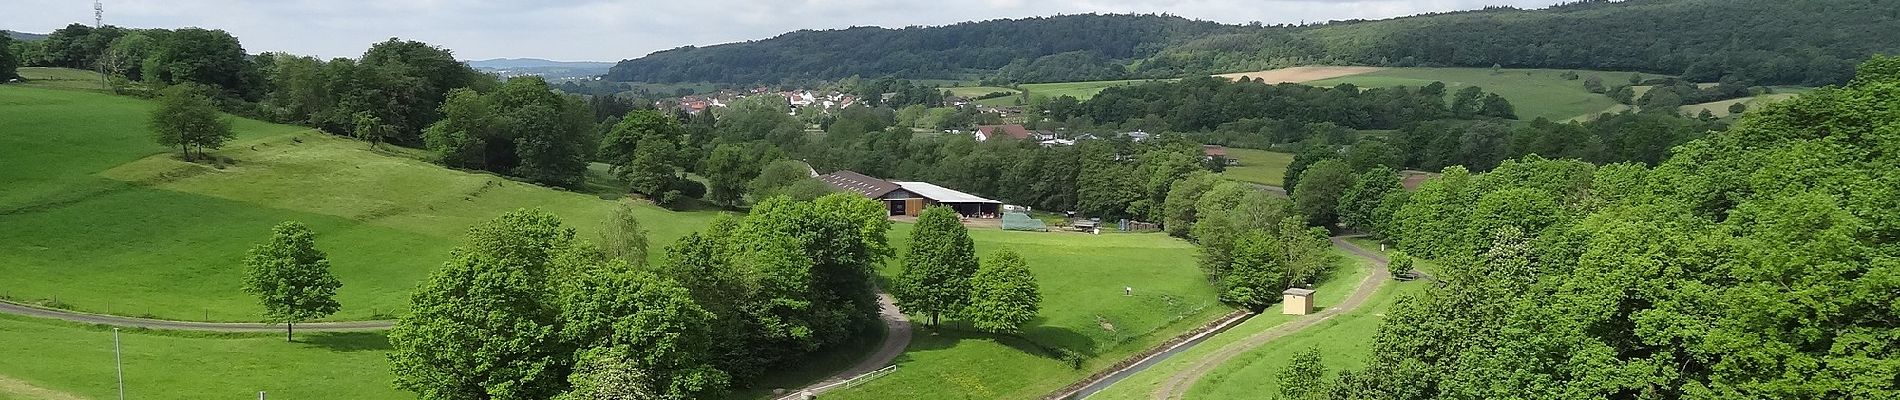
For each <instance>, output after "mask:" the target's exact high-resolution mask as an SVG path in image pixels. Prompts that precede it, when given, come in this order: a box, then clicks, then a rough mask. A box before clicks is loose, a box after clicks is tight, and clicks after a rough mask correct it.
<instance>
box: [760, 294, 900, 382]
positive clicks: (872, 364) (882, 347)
mask: <svg viewBox="0 0 1900 400" xmlns="http://www.w3.org/2000/svg"><path fill="white" fill-rule="evenodd" d="M877 305H878V312H877V317H878V319H881V320H884V340H883V341H880V342H878V345H877V351H874V352H871V354H869V355H866V356H864V359H863V360H858V363H857V364H855V365H852V366H851V368H847V369H845V370H843V371H838V373H835V374H831V376H829V377H826V378H825V379H823V380H820V381H818V382H813V383H812V384H810V385H805V387H802V388H799V389H798V390H793V391H790V392H788V393H791V394H790V395H787V396H785V397H781V398H785V399H796V398H800V396H805V395H810V396H817V395H818V394H820V393H824V392H827V391H831V390H832V389H836V388H837V386H838V385H839V384H842V383H844V382H846V381H850V380H852V379H855V378H857V377H860V376H864V375H866V374H870V373H873V372H877V370H880V369H884V367H886V366H890V365H891V361H894V360H897V356H900V355H903V354H904V349H905V348H909V347H910V335H911V327H910V318H909V317H905V316H904V312H903V311H899V310H898V309H897V299H896V298H893V297H891V294H890V293H885V292H882V291H879V292H878V293H877Z"/></svg>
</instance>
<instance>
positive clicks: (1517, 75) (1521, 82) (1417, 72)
mask: <svg viewBox="0 0 1900 400" xmlns="http://www.w3.org/2000/svg"><path fill="white" fill-rule="evenodd" d="M1565 71H1566V70H1555V69H1506V70H1501V71H1493V70H1491V69H1490V68H1390V69H1385V70H1380V71H1374V72H1369V73H1365V74H1360V75H1353V76H1347V77H1341V78H1333V79H1323V80H1317V81H1312V82H1307V83H1306V84H1308V85H1314V86H1334V85H1338V84H1341V83H1351V84H1354V85H1358V86H1360V87H1391V86H1410V87H1420V86H1425V85H1429V84H1431V83H1432V82H1444V83H1445V89H1446V91H1447V92H1448V93H1449V92H1456V91H1458V89H1462V88H1464V87H1466V86H1479V87H1483V88H1484V90H1485V91H1487V92H1492V93H1497V94H1498V95H1500V96H1504V98H1505V99H1507V100H1510V101H1511V105H1513V106H1516V107H1517V116H1518V119H1523V120H1527V121H1528V120H1532V119H1536V118H1538V117H1544V118H1549V119H1551V120H1553V121H1563V120H1568V119H1572V118H1576V117H1579V116H1585V115H1595V114H1597V113H1599V112H1602V111H1604V110H1608V109H1610V108H1611V107H1614V106H1616V105H1617V103H1616V101H1614V100H1610V98H1609V97H1608V96H1604V95H1600V94H1595V93H1590V91H1588V90H1584V89H1583V79H1588V78H1589V77H1590V76H1593V75H1594V76H1597V77H1600V78H1602V79H1603V82H1604V84H1605V85H1614V84H1616V82H1625V81H1627V80H1628V79H1629V77H1630V75H1631V73H1628V72H1604V71H1582V70H1578V71H1574V72H1576V73H1577V74H1579V75H1581V76H1582V78H1580V79H1577V80H1566V79H1563V78H1562V77H1561V75H1562V74H1563V73H1564V72H1565ZM1643 76H1644V78H1645V79H1647V78H1654V77H1660V75H1647V74H1646V75H1643Z"/></svg>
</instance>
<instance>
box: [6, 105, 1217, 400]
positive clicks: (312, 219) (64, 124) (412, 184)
mask: <svg viewBox="0 0 1900 400" xmlns="http://www.w3.org/2000/svg"><path fill="white" fill-rule="evenodd" d="M151 108H152V104H151V103H150V102H149V101H146V100H140V99H135V98H130V97H120V96H112V95H107V94H102V93H97V92H86V91H76V90H58V89H48V88H42V87H22V86H18V85H8V86H0V121H5V122H6V123H5V124H0V160H7V161H8V164H9V166H8V168H0V180H4V181H6V182H8V183H9V185H8V186H7V190H5V191H3V192H0V276H6V277H8V279H6V280H4V281H0V296H5V297H6V298H8V299H11V300H15V301H23V302H28V303H37V304H43V305H52V306H57V307H63V308H68V309H73V310H79V311H86V312H99V313H110V314H119V315H132V316H148V317H157V318H166V319H179V320H212V321H255V320H258V319H260V317H259V309H258V307H257V306H256V304H255V300H254V299H252V298H251V297H250V296H248V295H246V294H244V293H242V292H241V291H239V290H238V287H239V285H240V281H241V277H242V272H241V267H240V265H241V262H242V261H241V260H242V258H243V257H244V253H245V251H246V250H247V249H248V248H249V247H250V246H251V245H253V244H254V243H255V242H257V241H259V240H262V239H263V238H264V237H265V236H266V235H267V234H268V232H269V230H270V228H271V226H273V225H275V224H277V223H279V222H282V221H286V220H296V221H302V222H304V223H306V224H309V225H310V226H311V227H312V228H313V229H314V230H316V231H317V232H318V246H319V247H320V248H321V249H323V250H324V251H326V252H327V253H329V256H330V259H331V262H332V268H333V270H334V271H335V273H336V274H337V275H338V278H339V279H340V280H342V281H343V288H342V289H341V290H340V291H339V293H338V299H339V301H340V302H341V303H342V304H343V310H342V311H341V312H339V313H338V314H337V315H336V316H334V317H333V318H331V320H362V319H381V318H391V317H393V316H396V315H400V314H401V313H403V312H404V310H405V307H406V304H407V299H408V297H409V293H410V291H411V290H412V289H413V287H414V286H415V285H416V284H417V283H418V282H419V281H421V280H422V279H423V278H425V277H426V276H427V274H428V273H429V272H430V271H432V270H434V269H435V268H437V267H439V266H440V264H441V262H442V261H443V260H445V259H446V258H447V255H448V252H449V249H450V248H451V247H453V246H454V245H455V244H456V243H457V242H459V241H460V240H461V237H462V235H463V233H464V231H465V230H466V229H467V227H468V226H470V225H473V224H475V223H477V222H479V221H483V220H487V219H490V218H493V217H495V216H498V215H500V214H502V213H504V212H507V211H510V210H514V209H517V208H522V207H539V208H542V209H546V210H549V211H551V212H553V213H555V214H557V215H559V216H561V217H562V218H563V219H564V220H565V221H566V222H567V224H568V225H569V226H571V227H575V228H577V229H578V230H579V231H580V236H581V237H583V238H591V237H593V236H594V231H595V229H596V226H597V223H596V222H595V221H600V220H603V219H604V217H605V216H606V215H607V214H608V213H609V212H610V211H611V210H612V208H614V207H615V206H616V203H615V202H616V201H617V200H612V199H615V198H618V197H620V196H618V195H615V194H612V193H609V192H612V191H614V185H615V183H614V182H604V183H602V184H600V185H597V186H596V187H590V188H589V189H588V192H598V193H582V192H569V191H563V190H557V189H551V188H546V187H541V186H535V185H530V184H525V183H519V182H514V181H511V180H508V179H505V178H503V177H499V176H495V175H491V174H485V173H473V172H466V171H457V170H451V169H445V168H441V167H439V166H436V165H434V164H431V163H429V162H427V161H426V158H427V154H425V153H423V152H420V151H415V150H405V149H398V148H395V147H391V146H385V147H383V148H371V147H370V146H368V145H367V144H365V143H363V142H358V141H354V140H349V139H343V138H338V137H334V136H331V135H327V134H323V133H321V132H317V131H314V130H310V129H308V128H302V127H295V126H287V125H277V124H269V123H264V122H259V121H253V120H248V119H241V118H238V119H235V120H234V122H235V124H236V125H235V126H236V129H237V131H238V137H237V139H236V140H234V141H233V142H232V143H230V144H229V145H227V146H226V147H225V148H224V149H223V150H221V151H218V152H216V154H217V155H218V156H220V157H221V158H223V159H228V160H229V161H228V162H225V163H219V164H217V165H207V164H197V163H187V162H183V161H179V160H177V159H176V157H174V156H173V155H172V154H171V152H170V151H169V150H168V149H165V148H162V147H159V146H157V145H155V144H153V143H152V141H151V139H150V138H149V137H148V133H146V126H145V121H146V118H147V115H148V113H149V112H150V110H151ZM637 210H638V214H639V217H640V218H641V221H642V223H643V225H644V226H645V227H646V228H647V229H648V230H649V231H650V233H651V243H653V245H654V246H655V247H656V248H657V247H659V246H664V245H665V244H666V243H669V242H671V241H672V240H673V239H674V238H676V237H679V236H682V235H684V234H685V233H687V232H691V231H695V230H698V229H701V228H702V227H703V226H704V225H705V224H706V223H707V222H708V221H709V220H710V219H712V218H713V217H714V216H716V215H717V214H718V213H717V212H706V211H698V212H671V211H666V210H661V209H659V208H656V207H651V206H640V207H639V208H638V209H637ZM911 229H912V228H911V225H908V224H898V225H896V228H895V229H894V231H893V232H892V240H893V242H894V244H896V245H897V246H899V247H900V248H902V247H903V246H906V243H907V242H908V237H909V232H910V230H911ZM971 235H972V236H973V237H974V239H975V240H976V242H977V246H978V250H979V251H980V252H981V253H988V252H991V251H995V250H998V249H1005V248H1007V249H1011V250H1015V251H1017V252H1019V253H1021V254H1022V255H1023V256H1024V258H1025V259H1026V260H1027V261H1028V262H1029V264H1030V265H1031V267H1032V268H1033V269H1034V270H1035V271H1036V273H1037V274H1038V277H1039V279H1040V281H1041V285H1042V290H1043V293H1044V298H1045V300H1044V302H1043V310H1044V311H1043V317H1044V318H1041V319H1039V320H1038V321H1036V322H1035V323H1034V326H1033V327H1031V328H1029V329H1027V331H1026V332H1025V333H1023V334H1021V335H1009V336H998V335H988V334H976V333H967V332H964V331H963V330H961V329H960V327H959V326H957V325H956V324H957V323H956V322H951V323H950V325H949V326H947V327H946V328H947V329H945V330H943V331H941V332H940V333H937V334H932V333H930V332H931V331H930V330H920V331H919V334H918V335H917V339H916V341H915V342H913V345H912V347H911V349H910V352H909V353H908V354H906V355H905V356H904V357H903V358H900V359H899V363H901V364H903V365H904V367H902V368H901V369H900V370H899V372H898V373H896V374H892V375H890V376H887V377H884V378H882V379H879V380H876V381H873V382H871V383H869V384H867V385H865V386H862V387H859V388H857V389H856V390H852V391H848V392H844V393H840V394H838V395H837V396H842V397H846V398H889V396H899V397H902V396H905V395H906V394H905V393H909V391H910V390H913V389H915V388H922V387H925V386H919V385H921V384H926V383H928V384H931V385H937V386H938V387H941V386H942V385H943V384H945V382H962V383H964V384H970V385H976V386H981V387H982V390H978V391H975V392H971V393H983V394H981V395H976V394H973V395H972V396H974V397H983V398H989V397H999V396H1000V397H1028V396H1033V395H1035V394H1039V393H1042V392H1046V391H1050V390H1054V389H1055V388H1058V387H1061V386H1063V385H1066V384H1068V383H1070V382H1071V381H1073V380H1075V379H1079V378H1080V377H1082V376H1085V375H1087V374H1089V373H1090V372H1091V371H1093V370H1094V369H1099V368H1103V367H1106V366H1107V365H1109V364H1112V363H1114V362H1115V361H1118V360H1120V359H1121V358H1123V357H1126V356H1128V355H1131V354H1134V353H1136V352H1139V351H1141V350H1142V349H1145V348H1147V347H1149V346H1152V345H1154V344H1156V343H1159V342H1161V341H1164V340H1166V339H1167V338H1170V337H1172V336H1174V335H1176V334H1178V333H1179V332H1182V331H1185V330H1187V329H1191V328H1193V327H1195V326H1198V325H1200V324H1202V323H1204V322H1206V321H1208V320H1211V319H1213V318H1215V317H1216V316H1219V315H1221V314H1225V313H1226V312H1228V311H1230V310H1231V309H1230V308H1228V307H1227V306H1225V305H1222V304H1220V303H1219V302H1218V301H1216V299H1215V295H1214V293H1213V290H1212V289H1211V287H1210V286H1209V285H1207V284H1206V282H1205V280H1204V278H1203V275H1202V273H1201V271H1200V269H1199V268H1198V267H1197V266H1196V265H1195V249H1194V247H1193V245H1191V244H1189V243H1187V242H1184V241H1180V240H1177V239H1173V238H1169V237H1166V236H1164V235H1159V234H1109V235H1099V236H1098V235H1084V234H1077V233H1030V232H1005V231H1000V230H994V229H977V230H973V231H972V232H971ZM655 254H658V252H655ZM900 266H901V262H900V261H899V260H892V261H891V262H890V263H889V265H888V266H887V267H886V268H885V269H883V270H881V271H880V272H881V274H882V275H884V276H885V277H887V278H888V277H893V276H895V275H896V274H897V272H898V270H899V269H900V268H901V267H900ZM1124 287H1132V288H1134V295H1133V296H1124V295H1123V292H1122V290H1123V288H1124ZM101 337H106V338H109V332H108V331H105V330H101V329H99V328H93V327H88V326H81V325H74V324H65V323H58V322H51V321H41V320H32V319H22V318H8V319H0V343H3V345H0V359H4V360H8V361H9V362H7V363H0V364H4V365H0V383H4V382H9V380H8V379H11V380H12V381H17V382H24V383H25V384H29V385H33V386H36V387H39V388H46V389H50V390H57V391H60V392H64V393H72V394H75V395H76V396H82V397H94V398H96V397H105V395H106V394H107V393H108V392H106V391H108V390H111V388H110V387H109V386H106V385H107V384H109V383H110V380H109V379H106V380H102V379H101V378H100V376H102V375H98V374H101V373H106V374H109V373H110V370H108V369H100V368H102V367H101V366H100V365H99V364H98V362H100V360H109V358H100V357H99V356H98V354H99V353H97V351H101V350H100V349H107V350H109V348H107V347H101V346H104V345H103V344H101V343H106V344H109V341H108V342H102V341H100V340H101V339H99V338H101ZM306 338H307V340H301V341H300V342H299V343H285V342H282V341H281V339H280V338H278V337H277V336H274V335H214V334H189V333H171V332H166V333H157V332H131V331H128V332H127V333H126V344H127V346H128V348H132V347H136V348H137V349H138V350H136V351H139V352H142V353H139V355H137V356H131V355H128V360H127V368H128V382H129V383H131V387H133V388H137V389H129V392H130V393H137V394H138V397H140V398H194V397H193V396H202V395H204V394H211V393H221V394H216V395H215V396H216V397H235V396H240V395H243V396H247V398H248V396H249V395H250V394H254V393H255V391H256V390H269V391H271V392H272V393H273V395H277V396H290V398H310V397H336V396H341V397H343V398H372V399H373V398H403V397H407V394H406V393H399V392H396V391H394V390H393V389H391V388H389V385H388V382H389V377H388V375H387V374H388V373H387V367H386V365H385V361H384V353H385V350H384V348H385V347H386V344H383V343H382V340H383V339H382V337H381V336H380V335H377V334H334V335H332V334H309V335H308V336H304V337H300V339H306ZM48 343H58V344H59V345H50V344H48ZM849 347H850V348H847V349H839V350H837V351H836V352H835V353H836V354H821V355H819V356H817V357H814V358H813V359H812V360H810V361H811V363H808V364H809V365H805V366H802V367H800V368H796V369H797V371H786V372H785V373H784V374H781V375H783V376H773V377H768V378H766V379H764V380H762V381H760V382H756V383H755V385H753V386H754V387H758V388H770V387H795V386H798V385H799V384H800V383H801V382H806V381H809V380H811V379H815V378H817V377H821V376H823V375H825V374H827V373H829V372H830V371H833V370H836V369H838V368H840V367H843V366H847V365H850V364H851V363H853V362H855V360H856V357H857V356H858V355H860V354H862V353H863V351H864V349H865V346H863V345H862V344H861V345H854V346H849ZM1057 349H1062V350H1057ZM130 351H134V350H128V352H130ZM1070 352H1072V353H1074V354H1077V355H1079V356H1080V357H1081V358H1082V359H1083V360H1084V361H1083V368H1082V369H1075V368H1071V367H1070V365H1069V364H1068V361H1065V360H1064V359H1063V356H1062V355H1061V353H1070ZM128 354H131V353H128ZM15 361H17V362H15ZM135 361H136V362H135ZM161 363H171V364H172V368H158V367H154V366H153V365H156V364H161ZM995 363H1003V364H1004V365H1011V366H1014V367H1020V368H1012V369H999V368H995V366H996V364H995ZM234 370H238V371H237V372H233V371H234ZM101 371H103V372H101ZM135 371H137V372H135ZM300 393H301V394H302V395H299V394H300ZM759 393H760V392H759V390H742V391H741V392H740V393H739V394H740V395H742V396H743V395H747V394H759ZM6 396H16V397H17V396H23V395H21V394H18V393H8V392H6V391H4V390H0V398H6Z"/></svg>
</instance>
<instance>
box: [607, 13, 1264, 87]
mask: <svg viewBox="0 0 1900 400" xmlns="http://www.w3.org/2000/svg"><path fill="white" fill-rule="evenodd" d="M1238 29H1239V27H1235V26H1229V25H1222V24H1218V23H1214V22H1207V21H1194V20H1189V19H1185V18H1180V17H1174V16H1160V15H1093V14H1086V15H1065V16H1056V17H1046V18H1024V19H1002V20H991V21H983V22H966V23H960V24H955V25H948V26H937V27H909V28H903V29H886V28H877V27H853V28H850V29H843V30H825V31H812V30H801V31H797V32H791V33H787V34H783V35H779V36H778V37H774V38H771V39H765V40H757V41H749V42H742V43H730V44H722V45H716V46H707V47H690V46H689V47H681V48H677V49H672V50H666V51H660V52H655V53H653V54H650V55H647V56H646V57H641V58H639V59H633V60H626V61H621V62H620V64H619V65H616V66H614V68H613V70H612V71H611V72H609V73H608V74H607V77H608V78H609V79H612V80H615V81H640V82H731V83H754V82H767V83H772V82H781V81H786V80H800V79H838V78H844V77H848V76H852V75H860V76H866V77H879V76H886V75H896V76H902V77H908V78H956V77H962V75H961V74H962V73H963V72H964V71H966V70H979V71H978V73H979V74H987V73H989V72H990V71H991V70H996V69H1001V68H1004V67H1006V66H1008V65H1009V64H1010V63H1011V62H1018V60H1021V61H1020V63H1023V64H1027V63H1029V62H1031V61H1033V60H1036V59H1038V58H1043V57H1053V58H1051V60H1052V61H1053V60H1058V59H1059V60H1066V61H1064V62H1061V63H1060V64H1063V65H1065V66H1068V67H1072V68H1074V69H1096V70H1102V69H1108V70H1109V72H1110V73H1112V74H1117V75H1118V74H1120V70H1121V65H1122V64H1124V63H1125V62H1126V60H1130V59H1135V58H1140V57H1146V56H1149V55H1153V54H1154V53H1155V52H1156V51H1159V50H1160V49H1162V48H1165V47H1167V46H1169V45H1172V44H1178V43H1182V42H1185V41H1187V40H1190V39H1194V38H1198V37H1203V36H1206V35H1210V34H1216V33H1228V32H1236V31H1237V30H1238ZM1045 64H1047V62H1046V63H1045ZM1064 78H1065V79H1069V78H1075V79H1084V80H1085V79H1092V78H1094V77H1093V76H1089V75H1087V74H1076V75H1070V76H1065V77H1064Z"/></svg>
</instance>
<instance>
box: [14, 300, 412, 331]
mask: <svg viewBox="0 0 1900 400" xmlns="http://www.w3.org/2000/svg"><path fill="white" fill-rule="evenodd" d="M0 313H4V314H13V315H24V316H28V317H36V318H48V319H57V320H63V321H72V322H78V323H85V324H97V325H109V326H117V327H125V328H146V329H160V330H174V331H207V332H283V331H284V325H283V324H267V323H260V322H193V321H171V320H163V319H150V318H136V317H121V316H117V315H105V314H92V313H83V312H78V311H67V310H59V309H51V308H41V307H34V306H29V305H25V304H20V303H14V302H10V301H4V300H0ZM394 323H395V321H349V322H307V323H301V324H297V331H298V332H363V331H380V330H384V329H389V326H390V325H393V324H394Z"/></svg>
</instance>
